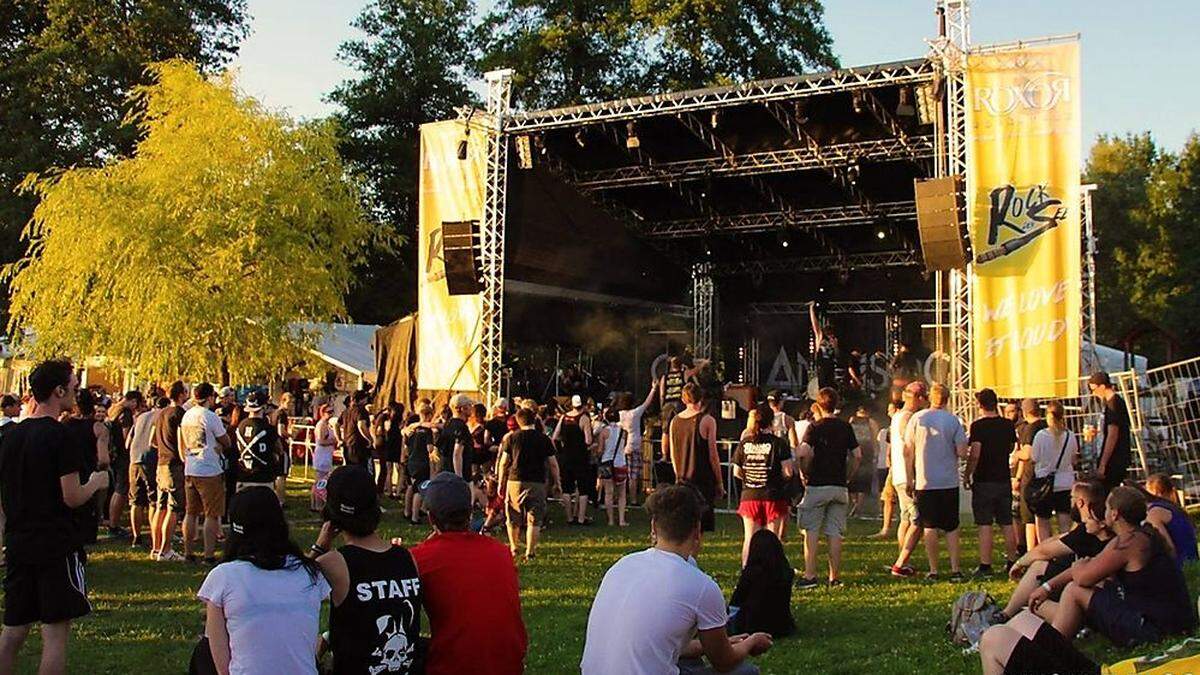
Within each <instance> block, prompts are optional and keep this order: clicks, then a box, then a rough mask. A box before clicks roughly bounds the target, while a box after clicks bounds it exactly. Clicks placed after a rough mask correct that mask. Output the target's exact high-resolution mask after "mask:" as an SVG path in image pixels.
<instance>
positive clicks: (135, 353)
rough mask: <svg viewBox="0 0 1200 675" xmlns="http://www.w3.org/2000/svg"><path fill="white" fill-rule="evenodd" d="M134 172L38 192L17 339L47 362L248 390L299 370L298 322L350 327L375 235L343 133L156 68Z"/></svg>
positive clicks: (60, 182)
mask: <svg viewBox="0 0 1200 675" xmlns="http://www.w3.org/2000/svg"><path fill="white" fill-rule="evenodd" d="M150 72H151V75H152V78H153V81H152V84H149V85H144V86H139V87H137V88H135V89H134V92H133V95H132V98H133V106H134V111H135V112H134V113H133V115H132V117H131V119H130V120H129V121H130V123H131V124H133V125H134V126H135V127H136V128H137V129H138V131H139V133H140V134H141V140H140V141H139V142H138V144H137V146H136V151H135V153H134V154H133V156H131V157H129V158H121V159H113V160H110V161H108V162H106V163H105V164H104V165H103V166H101V167H98V168H74V169H69V170H66V171H62V172H60V173H54V174H48V175H43V176H40V177H38V176H31V177H30V178H29V179H28V180H27V181H26V183H25V186H26V187H27V188H28V189H29V190H31V191H32V192H33V193H34V194H36V195H37V197H38V198H39V203H38V206H37V208H36V210H35V211H34V215H33V219H32V221H31V222H30V224H29V226H28V228H27V229H26V232H25V236H26V237H27V238H28V240H29V250H28V255H27V257H26V258H24V259H23V260H22V261H21V262H20V263H19V264H17V265H14V266H12V267H10V268H9V270H8V277H9V281H10V284H11V288H12V299H11V301H12V307H11V312H12V316H11V321H10V329H11V330H12V331H13V332H14V333H17V335H16V336H15V337H17V338H18V339H19V338H20V337H21V335H22V334H23V333H22V332H21V331H23V330H26V329H28V330H30V331H31V334H32V336H33V340H32V341H31V342H30V343H29V344H27V345H26V346H27V347H28V348H29V349H30V350H31V351H32V353H33V354H34V355H35V356H46V355H56V354H70V355H74V356H84V355H103V356H105V357H108V358H111V359H113V360H114V361H115V362H116V363H117V364H119V365H122V366H125V367H130V368H132V369H134V370H135V371H137V372H138V373H140V374H141V375H143V376H147V377H173V376H177V375H188V376H193V377H204V376H213V375H215V374H217V373H219V372H220V371H221V370H222V368H223V366H225V365H226V364H227V365H228V368H229V369H230V372H231V373H232V374H233V375H234V376H235V377H242V378H248V377H253V376H256V375H262V374H267V373H270V372H273V371H274V370H275V369H276V368H279V367H281V366H285V365H288V364H290V363H291V362H293V360H294V359H295V358H296V357H297V355H298V350H299V348H300V347H302V346H304V345H305V344H306V342H307V341H308V340H311V339H312V336H309V335H299V334H297V333H296V332H295V328H294V324H295V322H297V321H326V320H329V319H331V318H334V317H337V316H340V315H343V314H344V310H345V308H344V306H343V294H344V293H345V291H346V290H347V287H348V285H349V283H350V279H351V275H352V269H353V265H354V264H355V263H356V261H358V260H360V259H361V254H362V251H363V246H364V244H365V242H367V241H369V240H371V239H372V237H373V235H374V234H375V232H374V229H373V228H374V226H373V225H371V224H370V222H369V221H368V220H367V219H366V218H365V217H364V216H363V214H362V212H361V210H360V202H359V200H360V195H359V190H358V187H357V185H356V184H355V183H354V182H353V181H352V180H350V179H348V178H347V174H346V172H345V169H344V167H343V164H342V161H341V159H340V157H339V156H338V154H337V149H336V145H337V135H336V133H335V131H334V129H333V123H332V122H329V121H323V122H312V123H303V124H296V123H293V122H291V121H290V120H288V119H287V118H285V117H282V116H280V115H278V114H273V113H269V112H267V111H265V110H264V109H263V108H262V106H260V105H259V104H258V103H257V102H256V101H254V100H253V99H250V98H247V97H244V96H242V95H240V94H239V93H238V92H237V90H236V89H235V86H234V82H233V80H232V78H231V76H229V75H228V74H223V75H220V76H216V77H213V78H211V79H205V77H204V76H202V75H201V74H200V73H198V72H197V71H196V70H195V69H194V68H193V67H192V66H191V65H189V64H187V63H185V62H181V61H170V62H165V63H161V64H156V65H153V66H151V68H150Z"/></svg>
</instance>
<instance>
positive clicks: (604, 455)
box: [598, 408, 629, 527]
mask: <svg viewBox="0 0 1200 675" xmlns="http://www.w3.org/2000/svg"><path fill="white" fill-rule="evenodd" d="M598 437H599V439H600V489H601V490H603V491H604V511H605V513H607V514H608V526H609V527H612V526H613V493H614V491H615V492H616V501H617V523H619V524H620V526H621V527H626V526H627V525H628V524H629V523H627V522H625V505H626V502H627V501H628V493H627V492H626V490H625V482H626V481H627V480H629V469H628V466H627V462H626V459H627V457H626V455H625V447H626V445H628V443H627V442H626V440H627V439H626V436H625V430H624V428H623V427H622V426H621V421H620V413H618V412H617V410H616V408H609V409H608V410H605V411H604V426H602V427H600V430H599V432H598Z"/></svg>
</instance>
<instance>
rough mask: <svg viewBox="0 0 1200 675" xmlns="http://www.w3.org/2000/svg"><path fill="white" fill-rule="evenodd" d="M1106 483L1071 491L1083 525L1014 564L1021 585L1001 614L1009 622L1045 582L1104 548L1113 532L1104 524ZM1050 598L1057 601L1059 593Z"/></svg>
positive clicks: (1082, 485) (1015, 577) (1014, 576)
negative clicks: (1077, 561)
mask: <svg viewBox="0 0 1200 675" xmlns="http://www.w3.org/2000/svg"><path fill="white" fill-rule="evenodd" d="M1106 496H1107V494H1106V492H1105V490H1104V485H1102V484H1101V483H1100V482H1098V481H1079V482H1078V483H1076V484H1075V487H1074V488H1072V490H1071V511H1072V514H1073V515H1074V516H1075V518H1076V519H1077V520H1078V521H1079V524H1078V525H1076V526H1075V528H1074V529H1072V530H1071V531H1070V532H1067V533H1065V534H1062V535H1059V536H1057V537H1054V538H1052V539H1047V540H1046V541H1043V542H1041V543H1040V544H1038V545H1037V546H1035V547H1034V548H1033V550H1032V551H1029V552H1027V553H1025V554H1024V555H1022V556H1021V557H1020V558H1018V559H1017V560H1016V562H1014V563H1013V566H1012V568H1011V569H1010V570H1009V576H1010V577H1011V578H1012V579H1013V580H1014V581H1017V588H1016V589H1015V590H1014V591H1013V594H1012V597H1011V598H1009V601H1008V604H1007V605H1005V607H1004V609H1003V610H1002V611H1001V612H1000V615H999V616H998V617H997V618H999V619H1000V620H1002V621H1007V620H1009V619H1011V618H1012V617H1014V616H1016V615H1017V613H1019V612H1020V611H1021V610H1022V609H1023V608H1025V607H1026V606H1027V605H1028V604H1029V596H1030V594H1032V593H1033V591H1034V589H1036V588H1037V587H1038V586H1040V585H1041V584H1043V583H1045V582H1047V581H1049V580H1051V579H1053V578H1054V577H1056V576H1058V575H1059V574H1062V573H1063V572H1064V571H1066V570H1068V569H1070V567H1071V565H1072V564H1074V563H1075V561H1076V560H1080V559H1084V558H1091V557H1094V556H1097V555H1099V554H1100V552H1101V551H1103V550H1104V543H1105V542H1107V541H1108V540H1109V539H1111V538H1112V533H1111V532H1109V531H1108V527H1107V526H1106V525H1105V524H1104V512H1105V509H1104V498H1105V497H1106ZM1050 599H1051V600H1053V601H1055V602H1057V601H1058V599H1059V594H1058V593H1055V594H1052V595H1051V596H1050Z"/></svg>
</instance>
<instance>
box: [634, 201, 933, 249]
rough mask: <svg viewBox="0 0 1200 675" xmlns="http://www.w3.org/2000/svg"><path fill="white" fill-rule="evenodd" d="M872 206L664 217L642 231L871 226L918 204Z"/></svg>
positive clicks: (652, 235) (678, 233)
mask: <svg viewBox="0 0 1200 675" xmlns="http://www.w3.org/2000/svg"><path fill="white" fill-rule="evenodd" d="M873 208H874V210H873V211H872V212H870V213H864V212H863V211H862V209H860V208H859V207H857V206H854V205H842V206H830V207H824V208H816V209H787V210H779V211H761V212H756V213H740V214H735V215H723V216H717V217H715V218H681V219H677V220H663V221H657V222H650V223H646V224H645V225H643V226H642V228H641V234H642V236H644V237H646V238H647V239H685V238H689V237H703V236H709V235H712V234H749V233H753V232H772V231H775V230H779V229H787V228H795V229H797V230H798V231H803V232H806V233H814V232H818V231H819V230H820V229H822V228H830V227H848V226H853V225H870V224H874V223H876V222H878V221H879V220H880V219H881V218H886V219H889V220H893V219H894V220H904V219H908V220H911V219H914V218H916V217H917V206H916V203H915V202H913V201H898V202H880V203H877V204H875V205H874V207H873ZM906 244H907V242H906ZM911 250H912V249H911V248H910V251H911Z"/></svg>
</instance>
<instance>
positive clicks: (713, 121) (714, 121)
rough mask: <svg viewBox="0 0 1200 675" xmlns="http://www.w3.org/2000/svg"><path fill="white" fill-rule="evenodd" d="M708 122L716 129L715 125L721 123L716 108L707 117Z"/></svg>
mask: <svg viewBox="0 0 1200 675" xmlns="http://www.w3.org/2000/svg"><path fill="white" fill-rule="evenodd" d="M708 123H709V126H711V127H712V128H714V129H716V128H717V125H718V124H720V123H721V117H720V113H719V112H717V111H716V110H714V111H712V117H710V118H709V120H708Z"/></svg>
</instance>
